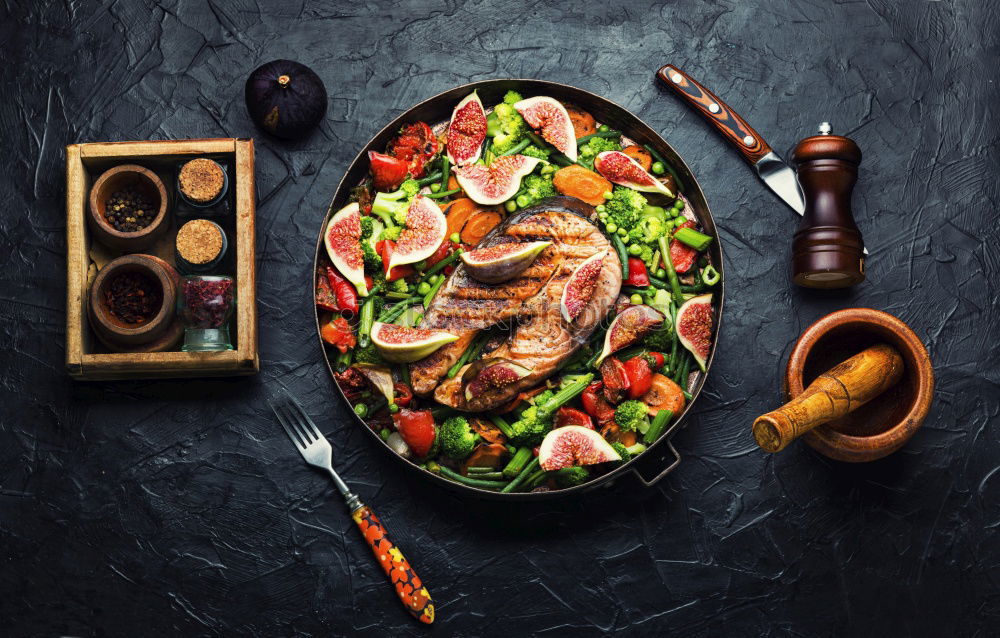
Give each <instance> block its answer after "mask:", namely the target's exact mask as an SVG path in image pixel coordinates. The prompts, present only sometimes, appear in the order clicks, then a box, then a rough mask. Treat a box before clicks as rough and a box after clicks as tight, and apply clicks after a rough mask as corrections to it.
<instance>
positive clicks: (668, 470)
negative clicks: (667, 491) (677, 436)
mask: <svg viewBox="0 0 1000 638" xmlns="http://www.w3.org/2000/svg"><path fill="white" fill-rule="evenodd" d="M664 436H666V435H664ZM667 448H668V449H669V450H670V453H671V454H673V455H674V461H673V463H671V464H670V465H668V466H667V467H666V468H664V470H663V471H662V472H660V473H659V474H657V475H656V476H654V477H653V479H652V480H650V481H647V480H646V479H645V477H643V475H642V474H640V473H639V470H638V469H636V468H634V467H633V468H632V473H633V474H635V477H636V478H637V479H639V482H640V483H642V484H643V485H644V486H646V487H653V486H654V485H656V484H657V483H659V482H660V479H662V478H663V477H664V476H666V475H667V474H670V473H671V472H673V471H674V469H675V468H676V467H677V466H678V465H680V463H681V455H680V454H678V453H677V449H676V448H675V447H674V444H673V442H672V441H667Z"/></svg>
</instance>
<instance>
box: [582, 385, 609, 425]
mask: <svg viewBox="0 0 1000 638" xmlns="http://www.w3.org/2000/svg"><path fill="white" fill-rule="evenodd" d="M603 388H604V384H603V383H601V382H600V381H594V382H593V383H591V384H590V385H588V386H587V389H586V390H584V391H583V394H582V395H581V396H580V401H581V402H582V403H583V409H584V410H586V411H587V414H589V415H590V416H592V417H594V418H595V419H596V420H597V422H598V423H601V424H603V423H607V422H608V421H611V420H612V419H614V418H615V409H614V408H613V407H611V404H610V403H608V402H607V401H605V400H604V397H603V396H601V390H602V389H603Z"/></svg>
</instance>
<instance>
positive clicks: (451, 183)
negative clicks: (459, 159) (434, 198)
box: [448, 175, 465, 195]
mask: <svg viewBox="0 0 1000 638" xmlns="http://www.w3.org/2000/svg"><path fill="white" fill-rule="evenodd" d="M456 188H462V187H461V186H459V185H458V180H457V179H455V176H454V175H449V176H448V190H450V191H453V190H455V189H456ZM462 194H463V195H464V194H465V193H462Z"/></svg>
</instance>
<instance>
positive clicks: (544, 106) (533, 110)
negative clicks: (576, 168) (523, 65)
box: [514, 95, 577, 162]
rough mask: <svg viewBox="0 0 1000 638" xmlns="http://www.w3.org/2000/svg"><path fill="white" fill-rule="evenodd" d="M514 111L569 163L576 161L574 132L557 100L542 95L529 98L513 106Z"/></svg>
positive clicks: (567, 115)
mask: <svg viewBox="0 0 1000 638" xmlns="http://www.w3.org/2000/svg"><path fill="white" fill-rule="evenodd" d="M514 110H516V111H517V112H518V113H520V114H521V117H523V118H524V121H525V122H527V123H528V126H530V127H531V128H533V129H536V130H537V131H538V132H539V133H540V134H541V136H542V138H543V139H544V140H545V141H546V142H548V143H549V144H551V145H552V146H555V147H556V148H557V149H558V150H559V152H560V153H562V154H563V155H565V156H566V157H568V158H569V159H570V160H571V161H574V162H575V161H576V158H577V152H576V131H574V130H573V120H571V119H570V117H569V113H568V112H567V111H566V107H565V106H563V105H562V104H561V103H560V102H559V100H556V99H554V98H551V97H546V96H544V95H539V96H538V97H529V98H528V99H527V100H521V101H520V102H517V103H515V104H514Z"/></svg>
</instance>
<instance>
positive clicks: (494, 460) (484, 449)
mask: <svg viewBox="0 0 1000 638" xmlns="http://www.w3.org/2000/svg"><path fill="white" fill-rule="evenodd" d="M508 454H509V452H507V446H506V445H504V444H503V443H480V444H479V445H477V446H476V449H475V450H473V452H472V456H470V457H469V458H468V460H466V461H465V464H464V467H463V468H462V469H463V470H466V469H467V468H470V467H491V468H493V469H495V470H499V469H500V468H501V467H502V465H501V462H502V461H503V459H504V457H505V456H507V455H508Z"/></svg>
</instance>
